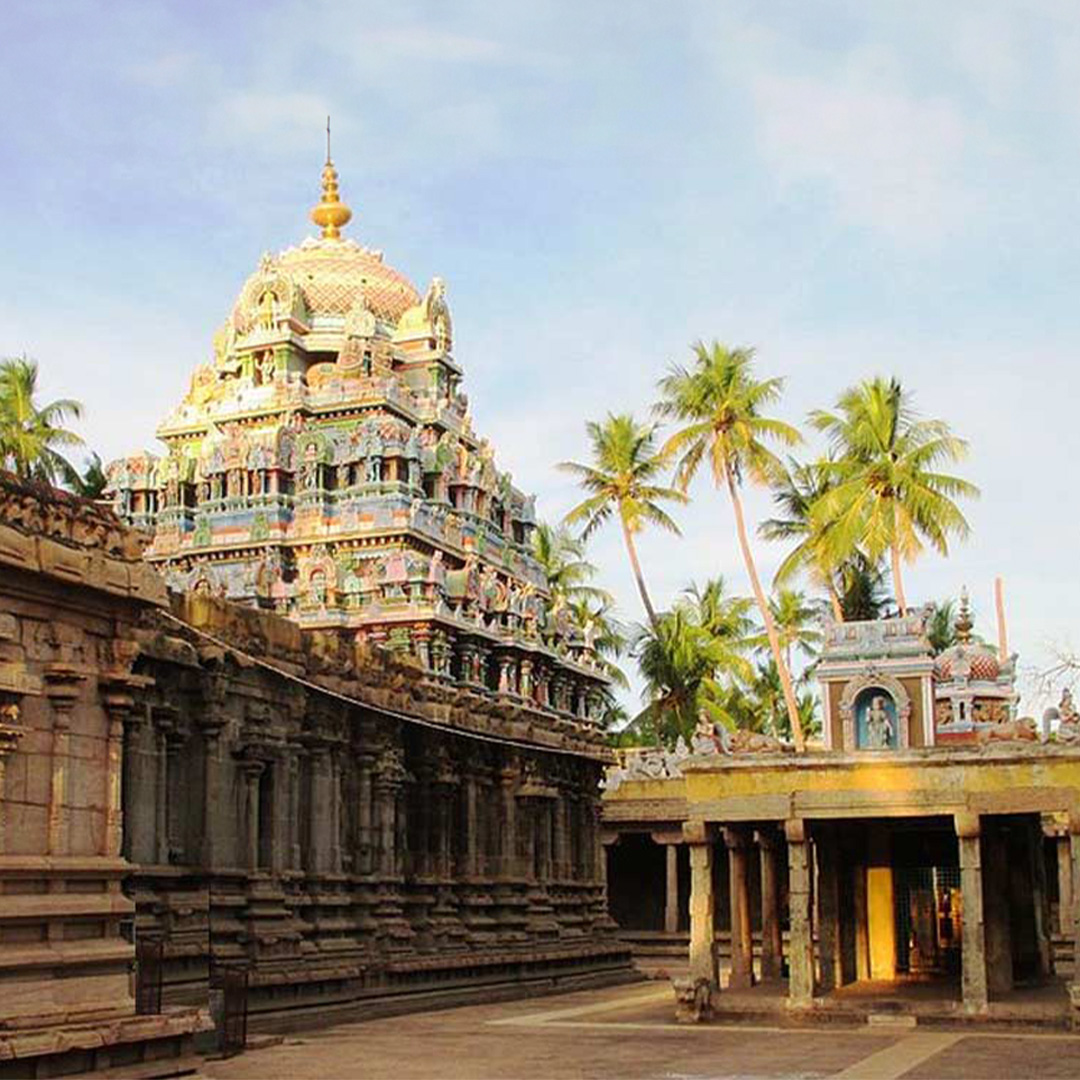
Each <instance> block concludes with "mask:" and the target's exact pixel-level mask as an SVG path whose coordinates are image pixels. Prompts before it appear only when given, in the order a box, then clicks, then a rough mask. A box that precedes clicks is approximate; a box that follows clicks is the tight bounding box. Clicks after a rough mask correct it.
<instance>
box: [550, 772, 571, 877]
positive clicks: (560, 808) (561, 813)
mask: <svg viewBox="0 0 1080 1080" xmlns="http://www.w3.org/2000/svg"><path fill="white" fill-rule="evenodd" d="M552 813H553V814H554V815H555V827H554V834H553V836H554V843H555V849H554V851H553V852H552V862H553V863H554V874H555V878H556V879H557V880H558V881H565V880H566V879H567V878H568V877H570V876H572V875H571V874H570V872H569V862H570V859H569V856H568V854H567V848H568V846H569V845H568V844H567V839H568V837H567V832H566V792H564V791H562V790H561V789H560V790H559V794H558V797H557V798H556V800H555V804H554V807H553V809H552Z"/></svg>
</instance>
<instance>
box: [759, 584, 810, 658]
mask: <svg viewBox="0 0 1080 1080" xmlns="http://www.w3.org/2000/svg"><path fill="white" fill-rule="evenodd" d="M769 610H770V611H771V612H772V617H773V623H774V624H775V625H776V635H777V638H778V639H779V641H780V647H781V649H783V650H784V660H785V662H786V663H787V666H788V671H790V670H791V658H792V656H791V654H792V651H793V650H794V649H796V648H797V649H798V650H799V652H801V653H802V654H803V656H804V657H813V656H816V655H817V648H818V646H819V645H820V644H821V637H822V635H821V631H820V630H819V629H818V611H817V609H816V608H815V606H814V605H813V604H811V603H810V601H808V600H807V599H806V596H805V595H804V594H803V593H801V592H795V591H794V590H792V589H780V591H779V592H777V593H776V595H775V596H773V597H771V598H770V599H769Z"/></svg>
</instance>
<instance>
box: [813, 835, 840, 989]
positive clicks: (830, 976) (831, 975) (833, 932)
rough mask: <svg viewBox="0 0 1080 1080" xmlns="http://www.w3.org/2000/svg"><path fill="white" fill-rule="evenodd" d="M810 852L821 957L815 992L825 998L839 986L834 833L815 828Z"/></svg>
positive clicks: (836, 855)
mask: <svg viewBox="0 0 1080 1080" xmlns="http://www.w3.org/2000/svg"><path fill="white" fill-rule="evenodd" d="M814 852H815V854H816V856H817V874H818V877H817V880H818V890H817V911H818V947H819V950H820V954H821V958H820V972H819V974H820V987H819V989H820V992H821V993H826V994H827V993H828V992H829V991H830V990H835V989H836V988H837V987H838V986H840V985H842V983H843V977H842V974H841V964H840V860H839V852H838V850H837V836H836V831H835V829H833V828H830V827H827V826H826V827H818V826H815V828H814Z"/></svg>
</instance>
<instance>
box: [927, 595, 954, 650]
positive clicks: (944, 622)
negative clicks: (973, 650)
mask: <svg viewBox="0 0 1080 1080" xmlns="http://www.w3.org/2000/svg"><path fill="white" fill-rule="evenodd" d="M926 636H927V638H928V639H929V641H930V648H931V649H933V651H934V655H935V656H936V655H937V654H938V653H943V652H944V651H945V650H946V649H949V648H952V646H953V645H955V644H956V640H957V639H956V604H955V603H954V602H953V601H952V600H944V601H940V602H939V603H936V604H934V607H933V610H932V611H931V612H930V618H929V619H927V621H926Z"/></svg>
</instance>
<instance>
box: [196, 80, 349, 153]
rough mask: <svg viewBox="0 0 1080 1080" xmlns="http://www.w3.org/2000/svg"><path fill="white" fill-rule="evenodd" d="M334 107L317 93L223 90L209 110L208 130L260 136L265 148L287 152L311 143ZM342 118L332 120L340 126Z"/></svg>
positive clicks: (229, 135)
mask: <svg viewBox="0 0 1080 1080" xmlns="http://www.w3.org/2000/svg"><path fill="white" fill-rule="evenodd" d="M332 111H333V110H332V109H331V108H330V105H329V103H328V100H327V99H326V98H325V97H323V96H321V95H319V94H310V93H303V92H295V91H293V92H286V93H274V92H268V91H258V90H250V91H241V92H234V93H229V94H226V95H225V96H224V97H223V98H222V99H221V101H220V102H219V103H218V105H217V107H216V108H215V109H214V110H213V111H212V113H211V114H210V123H211V131H212V132H213V133H214V134H216V135H217V136H219V137H222V138H226V139H228V138H234V137H240V138H243V139H245V140H247V139H252V138H256V139H259V140H260V141H261V142H262V144H263V146H264V148H265V147H266V146H267V145H269V146H274V147H277V148H278V149H279V150H281V151H282V152H290V151H292V150H293V149H295V148H296V147H297V146H299V145H304V144H307V143H311V142H312V141H313V138H314V137H315V134H316V133H317V132H319V131H321V129H322V127H323V125H324V124H325V123H326V117H327V116H328V115H329V114H330V113H331V112H332ZM343 122H344V121H343V118H341V117H338V118H337V119H336V120H335V124H336V125H338V126H340V125H341V124H342V123H343Z"/></svg>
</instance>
